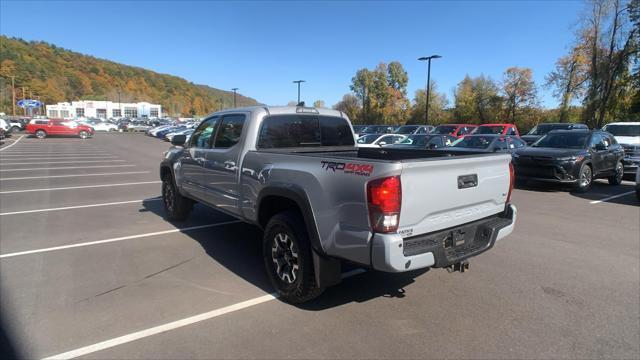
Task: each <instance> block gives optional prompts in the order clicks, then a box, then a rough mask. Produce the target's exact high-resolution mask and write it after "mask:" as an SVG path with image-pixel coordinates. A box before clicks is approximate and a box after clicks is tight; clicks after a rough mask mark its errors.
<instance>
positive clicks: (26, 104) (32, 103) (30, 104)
mask: <svg viewBox="0 0 640 360" xmlns="http://www.w3.org/2000/svg"><path fill="white" fill-rule="evenodd" d="M18 106H20V107H21V108H37V107H40V106H42V103H41V102H40V101H38V100H32V99H24V100H20V101H18Z"/></svg>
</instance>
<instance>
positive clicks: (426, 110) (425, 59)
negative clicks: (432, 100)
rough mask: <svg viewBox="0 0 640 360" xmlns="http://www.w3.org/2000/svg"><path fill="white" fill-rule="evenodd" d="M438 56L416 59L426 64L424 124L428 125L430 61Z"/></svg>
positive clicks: (438, 56)
mask: <svg viewBox="0 0 640 360" xmlns="http://www.w3.org/2000/svg"><path fill="white" fill-rule="evenodd" d="M441 57H442V56H440V55H431V56H423V57H421V58H418V60H420V61H426V62H427V104H426V105H425V112H424V122H425V125H429V82H431V59H439V58H441Z"/></svg>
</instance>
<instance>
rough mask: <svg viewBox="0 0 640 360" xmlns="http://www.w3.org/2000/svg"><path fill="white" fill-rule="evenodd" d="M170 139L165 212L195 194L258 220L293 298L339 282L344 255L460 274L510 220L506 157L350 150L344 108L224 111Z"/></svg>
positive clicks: (163, 172)
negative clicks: (188, 132)
mask: <svg viewBox="0 0 640 360" xmlns="http://www.w3.org/2000/svg"><path fill="white" fill-rule="evenodd" d="M172 144H173V145H174V146H173V147H171V148H170V149H169V150H168V151H167V152H166V153H165V154H164V159H163V160H162V162H161V164H160V177H161V179H162V198H163V202H164V206H165V209H166V213H167V218H168V219H169V220H176V221H178V220H184V219H186V218H187V216H188V215H189V213H190V211H191V210H192V207H193V205H194V203H196V202H198V203H201V204H204V205H206V206H211V207H214V208H216V209H218V210H220V211H221V212H223V213H226V214H229V215H231V216H233V217H236V218H238V219H240V220H242V221H244V222H247V223H250V224H254V225H256V226H258V227H260V228H261V229H262V230H263V233H264V235H263V239H262V250H263V256H264V265H265V267H266V271H267V274H268V276H269V278H270V280H271V282H272V283H273V286H274V287H275V288H276V289H277V291H278V293H279V295H280V298H281V299H283V300H285V301H287V302H290V303H301V302H305V301H308V300H310V299H313V298H315V297H317V296H318V295H320V293H321V292H322V291H323V289H324V288H326V287H327V286H331V285H334V284H337V283H339V282H340V279H341V273H342V270H341V269H342V266H343V264H345V263H349V264H356V265H358V266H362V267H365V268H371V269H375V270H379V271H385V272H403V271H411V270H416V269H421V268H427V267H435V268H447V269H448V270H450V271H464V270H465V269H467V268H468V259H469V258H470V257H473V256H476V255H478V254H480V253H482V252H484V251H486V250H489V249H491V248H492V247H493V246H494V245H495V243H496V241H497V240H500V239H502V238H504V237H505V236H507V235H509V234H510V233H511V232H512V231H513V228H514V223H515V220H516V208H515V206H513V205H512V204H511V203H510V197H511V192H512V189H513V183H514V173H513V168H512V167H511V156H510V155H508V154H486V153H482V154H479V153H473V152H464V153H460V152H455V153H454V152H451V153H448V152H447V151H446V150H438V151H436V150H427V149H399V148H389V149H387V148H384V147H383V148H379V149H375V148H374V149H363V148H360V149H358V148H357V147H356V145H355V137H354V134H353V129H352V126H351V123H350V122H349V119H348V118H347V116H346V115H345V114H344V113H342V112H340V111H335V110H327V109H316V108H309V107H304V106H297V107H264V106H257V107H249V108H241V109H233V110H228V111H221V112H216V113H214V114H212V115H210V116H208V117H206V118H205V119H204V120H203V121H202V122H201V123H200V124H199V125H198V127H197V128H196V130H195V131H194V133H193V134H192V135H191V138H190V139H189V141H188V142H186V143H185V136H184V135H176V136H174V137H173V139H172Z"/></svg>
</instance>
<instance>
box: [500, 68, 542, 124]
mask: <svg viewBox="0 0 640 360" xmlns="http://www.w3.org/2000/svg"><path fill="white" fill-rule="evenodd" d="M502 91H503V93H504V101H505V107H506V113H507V121H508V122H510V123H512V124H515V123H516V120H519V116H520V115H524V114H525V113H527V112H528V111H529V110H530V109H534V108H537V107H538V100H537V91H536V85H535V83H534V81H533V72H532V71H531V69H529V68H518V67H510V68H508V69H507V70H506V71H505V72H504V79H503V85H502Z"/></svg>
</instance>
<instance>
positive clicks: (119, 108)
mask: <svg viewBox="0 0 640 360" xmlns="http://www.w3.org/2000/svg"><path fill="white" fill-rule="evenodd" d="M111 115H113V114H111ZM121 117H122V105H121V104H120V86H118V118H121Z"/></svg>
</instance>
